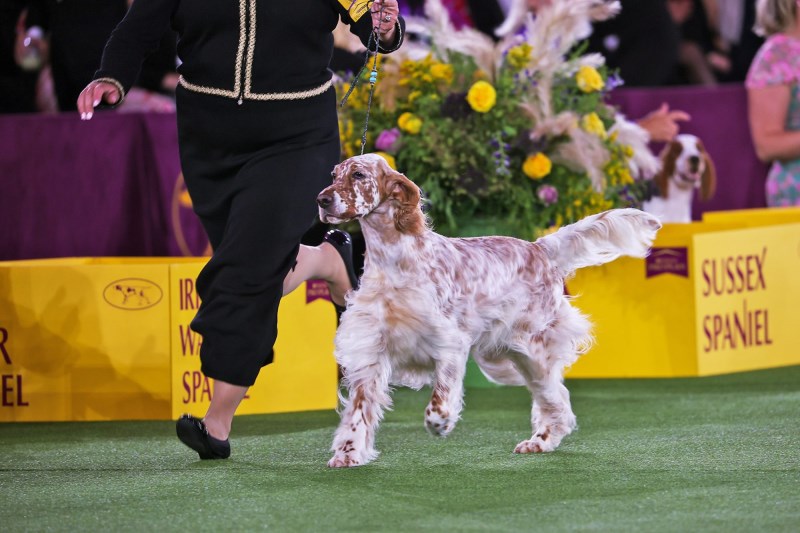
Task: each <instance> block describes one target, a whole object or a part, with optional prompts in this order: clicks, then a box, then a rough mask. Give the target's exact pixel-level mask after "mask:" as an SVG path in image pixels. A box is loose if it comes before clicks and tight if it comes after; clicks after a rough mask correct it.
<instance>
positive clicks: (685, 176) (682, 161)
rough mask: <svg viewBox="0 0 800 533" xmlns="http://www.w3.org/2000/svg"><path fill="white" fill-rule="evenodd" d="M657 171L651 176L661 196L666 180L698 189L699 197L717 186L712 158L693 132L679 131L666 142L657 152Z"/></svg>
mask: <svg viewBox="0 0 800 533" xmlns="http://www.w3.org/2000/svg"><path fill="white" fill-rule="evenodd" d="M661 163H662V167H661V172H659V173H658V174H656V176H655V178H654V180H655V183H656V185H657V186H658V190H659V193H660V195H661V196H662V197H663V198H668V197H669V181H670V180H673V183H674V184H675V185H677V186H678V187H679V188H681V189H700V198H701V199H702V200H710V199H711V197H712V196H714V192H715V191H716V188H717V174H716V171H715V169H714V162H713V161H712V160H711V157H709V155H708V152H706V149H705V147H704V146H703V143H702V141H701V140H700V139H699V138H697V137H696V136H694V135H690V134H685V133H684V134H681V135H678V136H677V137H675V139H673V140H672V141H670V142H669V143H667V145H666V146H665V147H664V150H662V152H661Z"/></svg>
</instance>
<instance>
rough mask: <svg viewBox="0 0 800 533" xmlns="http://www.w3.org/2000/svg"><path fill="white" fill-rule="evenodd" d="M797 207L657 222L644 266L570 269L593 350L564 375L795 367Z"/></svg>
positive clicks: (799, 287) (799, 331) (798, 357)
mask: <svg viewBox="0 0 800 533" xmlns="http://www.w3.org/2000/svg"><path fill="white" fill-rule="evenodd" d="M798 273H800V209H794V210H778V211H776V212H771V211H768V210H756V211H755V212H750V211H739V212H726V213H718V214H714V215H711V216H709V217H708V221H706V220H704V221H703V222H702V223H691V224H665V225H664V227H663V228H662V229H661V231H660V232H659V234H658V236H657V238H656V241H655V243H654V245H653V251H652V252H651V254H650V256H649V257H648V258H647V259H645V260H640V259H630V258H622V259H619V260H617V261H614V262H613V263H609V264H607V265H603V266H601V267H594V268H587V269H583V270H580V271H578V272H577V274H576V276H575V277H574V278H573V279H571V280H569V281H568V282H567V290H568V292H569V293H570V294H571V295H573V296H575V297H576V298H575V301H574V304H575V305H576V306H577V307H578V308H580V309H581V310H582V311H583V312H585V313H586V314H588V315H589V317H590V319H591V320H592V322H593V323H594V324H595V329H594V333H595V340H596V342H595V344H594V346H593V347H592V349H591V350H590V351H589V352H588V353H587V354H585V355H583V356H581V357H580V358H579V359H578V361H577V362H576V363H575V365H574V366H573V367H572V368H571V369H570V370H569V371H568V373H567V375H568V377H678V376H705V375H713V374H722V373H726V372H738V371H745V370H755V369H760V368H770V367H776V366H784V365H796V364H800V320H798V319H797V318H796V317H797V316H798V313H797V311H796V308H797V306H798V302H800V276H799V275H798Z"/></svg>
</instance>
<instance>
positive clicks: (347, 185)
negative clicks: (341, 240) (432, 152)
mask: <svg viewBox="0 0 800 533" xmlns="http://www.w3.org/2000/svg"><path fill="white" fill-rule="evenodd" d="M331 175H332V176H333V184H331V185H330V186H329V187H326V188H325V189H324V190H323V191H322V192H321V193H319V195H318V196H317V205H318V206H319V218H320V220H322V222H325V223H330V224H341V223H342V222H348V221H350V220H353V219H356V218H359V219H365V218H366V217H367V216H368V215H370V214H372V213H382V214H388V215H390V216H391V217H392V218H393V221H394V226H395V228H396V229H397V231H399V232H400V233H412V234H416V233H420V232H421V231H422V230H423V229H424V228H425V226H426V223H425V215H424V214H423V213H422V209H421V208H420V191H419V187H417V186H416V185H415V184H414V183H413V182H412V181H411V180H409V179H408V178H406V177H405V176H404V175H403V174H401V173H399V172H397V171H395V170H393V169H392V167H390V166H389V164H388V163H387V162H386V160H385V159H384V158H382V157H381V156H379V155H376V154H366V155H360V156H355V157H351V158H349V159H347V160H345V161H343V162H341V163H339V164H338V165H336V167H334V169H333V172H332V173H331Z"/></svg>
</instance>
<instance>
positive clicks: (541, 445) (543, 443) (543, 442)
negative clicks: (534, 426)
mask: <svg viewBox="0 0 800 533" xmlns="http://www.w3.org/2000/svg"><path fill="white" fill-rule="evenodd" d="M548 441H549V442H548ZM555 449H556V447H555V446H554V445H553V442H552V441H551V440H549V439H548V436H547V434H546V433H545V434H537V435H534V436H533V437H532V438H530V439H529V440H524V441H522V442H520V443H519V444H517V447H516V448H514V453H544V452H552V451H553V450H555Z"/></svg>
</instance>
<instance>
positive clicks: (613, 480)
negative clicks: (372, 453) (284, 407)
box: [0, 367, 800, 532]
mask: <svg viewBox="0 0 800 533" xmlns="http://www.w3.org/2000/svg"><path fill="white" fill-rule="evenodd" d="M568 386H569V388H570V390H571V391H572V397H573V407H574V410H575V413H576V414H577V416H578V423H579V426H580V427H579V429H578V431H576V432H575V433H573V434H572V435H571V436H569V437H567V438H566V439H565V440H564V442H563V443H562V444H561V447H560V448H559V449H558V450H557V451H556V452H554V453H551V454H546V455H531V456H519V455H514V454H513V453H511V452H512V450H513V449H514V446H515V445H516V443H517V442H518V441H520V440H522V439H523V438H527V437H529V436H530V432H529V427H528V418H529V398H528V394H527V392H526V391H525V390H524V389H520V388H499V389H471V390H469V391H468V393H467V407H466V409H465V412H464V416H463V419H462V421H461V422H460V424H459V426H458V427H457V428H456V429H455V431H454V432H453V434H452V435H451V436H450V437H448V438H446V439H437V438H433V437H430V436H428V435H427V434H426V433H425V431H424V429H423V425H422V411H423V408H424V406H425V404H426V403H427V394H426V391H420V392H414V391H408V390H399V391H397V392H396V393H395V410H394V411H392V412H390V413H388V414H387V416H386V420H385V422H384V424H383V425H382V427H381V431H380V433H379V435H378V447H379V449H380V450H381V451H382V454H381V456H380V457H379V458H378V460H377V461H376V462H375V463H373V464H371V465H368V466H365V467H360V468H356V469H349V470H330V469H328V468H326V466H325V463H326V461H327V459H328V457H329V454H328V446H329V445H330V439H331V434H332V432H333V429H334V427H335V424H336V422H337V416H336V414H335V413H333V412H314V413H299V414H286V415H271V416H266V415H262V416H243V417H239V418H237V420H236V422H235V425H234V437H233V439H232V446H233V456H232V458H231V459H229V460H227V461H203V462H201V461H199V460H197V457H196V455H194V454H193V453H191V452H190V451H189V450H188V449H186V448H184V447H183V446H182V445H181V444H180V443H179V442H178V440H177V439H176V438H175V436H174V434H175V432H174V425H173V424H172V423H171V422H108V423H55V424H0V531H46V530H60V531H177V530H182V531H195V530H197V531H212V530H222V531H250V530H261V529H273V530H277V531H420V530H427V531H578V530H579V531H587V530H592V531H614V532H618V531H623V532H624V531H644V532H651V531H725V532H739V531H743V532H750V531H766V532H774V531H787V532H788V531H792V532H797V531H800V367H790V368H783V369H775V370H768V371H760V372H752V373H745V374H735V375H729V376H721V377H713V378H697V379H674V380H572V381H569V382H568Z"/></svg>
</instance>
